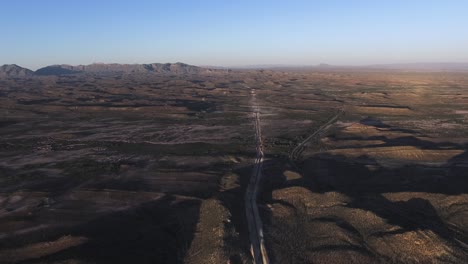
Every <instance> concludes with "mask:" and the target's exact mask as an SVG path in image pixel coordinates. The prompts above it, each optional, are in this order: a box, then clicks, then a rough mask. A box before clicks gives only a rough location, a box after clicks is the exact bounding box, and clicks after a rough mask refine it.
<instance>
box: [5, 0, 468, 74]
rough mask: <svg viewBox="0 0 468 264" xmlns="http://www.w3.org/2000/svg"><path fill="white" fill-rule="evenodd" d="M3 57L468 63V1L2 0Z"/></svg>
mask: <svg viewBox="0 0 468 264" xmlns="http://www.w3.org/2000/svg"><path fill="white" fill-rule="evenodd" d="M0 25H1V31H0V64H6V63H16V64H19V65H21V66H24V67H29V68H32V69H36V68H38V67H42V66H46V65H50V64H62V63H65V64H90V63H94V62H116V63H151V62H176V61H181V62H186V63H190V64H195V65H221V66H223V65H224V66H239V65H260V64H288V65H289V64H294V65H313V64H318V63H329V64H341V65H351V64H354V65H363V64H374V63H406V62H468V1H466V0H355V1H354V0H341V1H339V0H317V1H314V0H265V1H262V0H232V1H228V0H185V1H182V0H163V1H159V0H142V1H139V0H132V1H130V0H128V1H120V0H109V1H106V0H80V1H66V0H41V1H39V0H22V1H2V2H1V3H0Z"/></svg>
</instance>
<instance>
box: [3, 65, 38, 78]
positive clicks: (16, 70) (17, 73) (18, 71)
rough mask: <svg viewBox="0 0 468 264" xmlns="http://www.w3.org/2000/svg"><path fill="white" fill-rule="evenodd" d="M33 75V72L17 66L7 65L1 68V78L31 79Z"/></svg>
mask: <svg viewBox="0 0 468 264" xmlns="http://www.w3.org/2000/svg"><path fill="white" fill-rule="evenodd" d="M33 74H34V72H33V71H31V70H29V69H26V68H23V67H20V66H18V65H16V64H5V65H3V66H0V78H8V77H10V78H11V77H29V76H32V75H33Z"/></svg>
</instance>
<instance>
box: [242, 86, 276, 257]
mask: <svg viewBox="0 0 468 264" xmlns="http://www.w3.org/2000/svg"><path fill="white" fill-rule="evenodd" d="M245 87H246V88H250V87H248V86H245ZM250 94H251V101H250V102H251V108H252V112H253V118H254V127H255V141H256V152H257V155H256V158H255V164H254V169H253V172H252V176H251V177H250V181H249V185H248V186H247V190H246V193H245V214H246V217H247V225H248V228H249V238H250V251H251V254H252V258H253V262H254V263H255V264H268V263H270V261H269V259H268V254H267V251H266V248H265V241H264V237H263V225H262V220H261V218H260V214H259V212H258V205H257V197H258V191H259V185H260V182H261V179H262V169H263V159H264V154H263V141H262V130H261V127H260V111H259V108H258V105H257V101H256V97H255V95H256V94H255V89H251V91H250Z"/></svg>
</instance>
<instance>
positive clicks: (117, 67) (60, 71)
mask: <svg viewBox="0 0 468 264" xmlns="http://www.w3.org/2000/svg"><path fill="white" fill-rule="evenodd" d="M213 71H216V70H214V69H208V68H202V67H197V66H193V65H188V64H185V63H180V62H178V63H164V64H162V63H152V64H104V63H96V64H90V65H79V66H71V65H51V66H47V67H44V68H40V69H38V70H37V71H35V72H33V71H31V70H29V69H26V68H22V67H20V66H18V65H14V64H12V65H3V66H1V67H0V77H10V78H21V77H32V76H59V75H69V74H110V73H124V74H132V73H142V74H176V75H179V74H181V75H187V74H189V75H191V74H202V73H208V72H213Z"/></svg>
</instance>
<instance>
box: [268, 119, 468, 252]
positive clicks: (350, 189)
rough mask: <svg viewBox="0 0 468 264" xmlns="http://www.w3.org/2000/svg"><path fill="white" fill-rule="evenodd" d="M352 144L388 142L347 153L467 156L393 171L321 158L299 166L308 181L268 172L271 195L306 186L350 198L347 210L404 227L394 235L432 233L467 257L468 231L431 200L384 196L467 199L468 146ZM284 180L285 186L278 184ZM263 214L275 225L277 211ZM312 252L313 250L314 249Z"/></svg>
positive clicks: (373, 163) (411, 139) (376, 163)
mask: <svg viewBox="0 0 468 264" xmlns="http://www.w3.org/2000/svg"><path fill="white" fill-rule="evenodd" d="M362 122H365V123H366V124H367V125H369V124H373V125H374V126H375V127H378V128H385V129H387V130H391V131H399V132H404V133H410V134H416V132H414V131H409V130H406V129H404V130H402V129H398V128H394V127H390V126H388V125H385V124H383V123H381V122H377V123H376V122H374V121H372V120H371V121H369V120H363V121H362ZM340 139H342V138H340ZM349 139H353V140H370V139H378V140H381V141H383V142H384V143H383V144H376V145H371V146H369V145H367V146H362V145H356V146H346V148H361V147H365V148H373V147H384V146H385V147H387V146H414V147H416V148H419V149H425V150H461V151H462V153H461V154H459V155H457V156H454V157H453V158H451V159H450V160H447V161H446V162H442V163H422V162H420V163H417V162H412V161H406V162H405V163H404V164H403V163H402V164H401V166H396V165H395V164H394V163H395V162H393V163H392V166H391V167H390V166H384V165H383V164H382V163H381V162H382V161H381V160H376V159H374V158H372V157H369V156H366V155H364V156H359V157H356V158H350V157H345V156H341V155H332V154H316V155H314V156H311V157H308V158H306V159H304V160H303V161H301V162H300V163H299V164H296V165H298V168H299V170H300V171H301V172H302V175H303V178H301V179H294V180H290V181H288V182H284V181H285V179H284V176H283V175H282V174H281V173H271V172H269V175H268V177H270V176H271V177H272V179H273V180H271V181H270V185H271V191H273V190H275V189H281V188H285V187H289V186H303V187H306V188H307V189H309V190H311V191H312V192H318V193H325V192H331V191H333V192H338V193H342V194H345V195H347V196H348V197H349V198H350V199H351V202H350V203H348V204H346V205H345V206H346V207H349V208H356V209H362V210H365V211H368V212H371V213H374V214H375V215H377V216H379V217H381V218H383V219H385V220H386V222H387V223H389V224H391V225H395V226H399V227H400V228H399V229H397V230H393V231H391V233H394V234H400V233H401V234H403V233H406V232H409V231H417V230H430V231H432V232H433V233H434V234H436V235H437V236H439V237H440V238H441V239H443V240H445V241H447V243H448V244H450V245H453V246H454V247H455V248H458V249H459V251H460V252H464V253H462V254H465V255H468V252H466V248H465V244H468V232H467V230H464V229H465V228H467V227H466V226H463V227H462V228H460V227H457V226H455V225H454V224H453V223H447V222H446V221H445V220H444V219H441V218H440V216H439V215H438V213H437V210H436V209H435V208H434V206H433V205H432V204H431V202H430V201H429V200H427V199H423V198H420V197H413V198H410V199H409V200H401V201H391V200H389V199H387V198H386V197H385V196H384V195H383V194H384V193H399V192H414V193H418V192H420V193H433V194H446V195H459V194H468V174H467V164H468V145H467V144H456V143H451V142H441V143H435V142H431V141H426V140H423V139H421V138H417V137H415V136H404V137H399V138H387V137H383V136H379V137H370V138H369V137H366V138H362V137H353V138H346V140H349ZM286 167H288V166H286ZM283 168H284V167H283ZM290 168H291V170H294V166H290ZM280 172H281V171H280ZM275 179H276V180H275ZM274 181H276V182H274ZM281 181H283V182H282V183H281V184H279V182H281ZM268 191H269V190H268ZM268 191H267V194H265V195H264V197H265V200H267V201H270V202H274V203H278V202H280V201H272V199H271V198H272V197H271V192H270V193H268ZM281 202H282V204H284V205H286V206H287V207H289V208H294V206H293V205H292V204H288V203H287V202H284V201H281ZM296 210H297V208H296ZM263 215H264V217H265V218H266V219H265V221H266V222H267V223H269V222H271V216H272V212H270V211H269V210H263ZM278 221H281V220H278ZM311 221H312V220H311ZM330 221H332V222H334V223H335V224H336V225H338V226H340V227H341V225H340V224H342V222H343V220H342V219H331V220H330ZM349 228H350V230H351V231H352V233H353V232H358V231H357V230H355V229H354V227H352V226H349ZM345 229H346V228H345ZM387 234H390V233H388V232H384V233H382V232H381V233H378V232H376V233H374V234H372V236H377V237H382V236H385V235H387ZM310 250H311V251H314V250H313V249H310ZM318 250H323V249H318ZM326 250H329V251H334V250H335V249H333V248H326ZM351 250H352V249H351ZM359 250H360V249H359V248H358V251H359ZM457 254H458V253H457Z"/></svg>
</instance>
